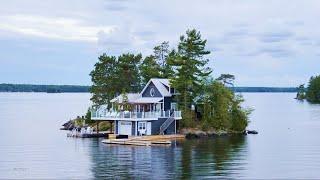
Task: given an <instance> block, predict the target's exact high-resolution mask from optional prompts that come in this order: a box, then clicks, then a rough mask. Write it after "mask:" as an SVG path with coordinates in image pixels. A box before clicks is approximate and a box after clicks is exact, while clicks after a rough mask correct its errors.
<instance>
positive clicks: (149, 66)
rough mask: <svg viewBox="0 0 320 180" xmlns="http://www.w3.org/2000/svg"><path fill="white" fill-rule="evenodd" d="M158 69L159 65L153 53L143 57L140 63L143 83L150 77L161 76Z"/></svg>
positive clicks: (159, 68)
mask: <svg viewBox="0 0 320 180" xmlns="http://www.w3.org/2000/svg"><path fill="white" fill-rule="evenodd" d="M160 71H161V67H160V65H159V64H158V63H157V61H156V59H155V57H154V56H153V55H151V56H147V57H145V58H144V60H143V62H142V63H141V65H140V73H141V76H142V78H143V84H147V82H148V81H149V80H150V79H151V78H157V77H161V76H160Z"/></svg>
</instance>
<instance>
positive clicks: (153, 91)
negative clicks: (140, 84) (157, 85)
mask: <svg viewBox="0 0 320 180" xmlns="http://www.w3.org/2000/svg"><path fill="white" fill-rule="evenodd" d="M154 95H155V90H154V88H151V89H150V96H151V97H154Z"/></svg>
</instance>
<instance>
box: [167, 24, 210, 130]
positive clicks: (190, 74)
mask: <svg viewBox="0 0 320 180" xmlns="http://www.w3.org/2000/svg"><path fill="white" fill-rule="evenodd" d="M206 43H207V41H206V40H203V39H201V34H200V32H198V31H196V30H195V29H192V30H187V32H186V36H185V35H182V36H181V37H180V42H179V45H178V51H177V52H175V51H173V52H171V53H170V57H169V61H168V62H169V64H170V65H172V66H174V68H175V69H176V74H175V76H174V77H173V78H172V80H171V84H172V86H173V87H174V88H175V89H176V90H177V91H178V92H179V94H180V95H179V96H178V97H177V99H178V103H179V106H180V108H182V110H183V114H190V116H191V117H190V116H189V117H183V119H184V121H185V125H186V126H188V125H187V124H190V123H191V121H192V118H193V117H192V115H191V114H192V113H189V112H190V107H191V105H192V104H193V103H194V100H195V98H196V97H197V96H199V95H200V91H201V89H202V85H203V83H202V81H203V79H205V78H207V77H208V76H209V75H210V73H211V69H210V68H208V67H206V65H207V63H208V59H205V58H204V56H205V55H208V54H210V51H207V50H206V47H205V46H206Z"/></svg>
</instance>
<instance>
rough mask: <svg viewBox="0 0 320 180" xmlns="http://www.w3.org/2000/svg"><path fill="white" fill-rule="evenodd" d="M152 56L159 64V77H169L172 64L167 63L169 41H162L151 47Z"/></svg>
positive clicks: (171, 72) (171, 71)
mask: <svg viewBox="0 0 320 180" xmlns="http://www.w3.org/2000/svg"><path fill="white" fill-rule="evenodd" d="M153 50H154V51H153V53H154V57H155V59H156V61H157V63H158V64H159V66H160V77H161V78H170V77H172V74H173V69H172V66H170V65H169V64H168V57H169V53H170V50H169V42H168V41H164V42H162V43H161V44H160V45H158V46H156V47H154V48H153Z"/></svg>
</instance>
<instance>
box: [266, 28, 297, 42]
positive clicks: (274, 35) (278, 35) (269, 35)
mask: <svg viewBox="0 0 320 180" xmlns="http://www.w3.org/2000/svg"><path fill="white" fill-rule="evenodd" d="M293 36H294V33H292V32H289V31H286V32H279V31H278V32H277V31H276V32H266V33H264V34H262V35H261V36H260V40H261V41H262V42H267V43H274V42H280V41H286V40H288V39H290V38H292V37H293Z"/></svg>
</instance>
